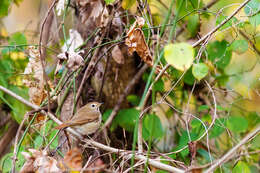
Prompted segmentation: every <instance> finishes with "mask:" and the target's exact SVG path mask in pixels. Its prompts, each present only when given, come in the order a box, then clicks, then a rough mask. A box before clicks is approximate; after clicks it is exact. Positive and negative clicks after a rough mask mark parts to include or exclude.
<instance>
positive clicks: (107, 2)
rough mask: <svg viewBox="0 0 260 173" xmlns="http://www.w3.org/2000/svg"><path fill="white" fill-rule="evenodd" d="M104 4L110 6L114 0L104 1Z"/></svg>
mask: <svg viewBox="0 0 260 173" xmlns="http://www.w3.org/2000/svg"><path fill="white" fill-rule="evenodd" d="M105 2H106V4H112V3H113V2H115V0H105Z"/></svg>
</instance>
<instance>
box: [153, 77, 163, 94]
mask: <svg viewBox="0 0 260 173" xmlns="http://www.w3.org/2000/svg"><path fill="white" fill-rule="evenodd" d="M153 88H154V90H155V91H159V92H163V91H164V83H163V80H162V79H161V78H160V79H159V80H158V81H157V82H156V83H155V84H154V86H153Z"/></svg>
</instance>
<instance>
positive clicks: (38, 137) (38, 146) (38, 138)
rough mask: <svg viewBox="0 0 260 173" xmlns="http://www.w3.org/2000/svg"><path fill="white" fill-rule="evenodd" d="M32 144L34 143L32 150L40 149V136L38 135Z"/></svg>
mask: <svg viewBox="0 0 260 173" xmlns="http://www.w3.org/2000/svg"><path fill="white" fill-rule="evenodd" d="M33 142H34V148H35V149H40V148H41V147H42V145H43V138H42V137H41V136H40V135H38V136H36V138H35V139H34V140H33Z"/></svg>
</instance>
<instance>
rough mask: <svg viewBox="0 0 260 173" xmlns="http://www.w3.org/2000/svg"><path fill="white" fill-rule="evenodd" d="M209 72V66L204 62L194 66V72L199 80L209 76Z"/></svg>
mask: <svg viewBox="0 0 260 173" xmlns="http://www.w3.org/2000/svg"><path fill="white" fill-rule="evenodd" d="M208 72H209V68H208V66H207V65H206V64H204V63H199V64H194V65H193V67H192V74H193V76H194V77H195V78H196V79H198V80H201V79H203V78H204V77H205V76H207V74H208Z"/></svg>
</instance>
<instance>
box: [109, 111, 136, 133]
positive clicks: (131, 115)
mask: <svg viewBox="0 0 260 173" xmlns="http://www.w3.org/2000/svg"><path fill="white" fill-rule="evenodd" d="M139 114H140V111H138V110H136V109H134V108H131V109H122V110H120V111H119V113H118V115H117V116H116V118H115V119H114V121H113V123H115V124H114V126H113V129H112V130H114V129H115V128H116V126H117V124H118V125H119V126H121V127H122V128H124V129H125V130H127V131H129V132H133V131H134V127H135V123H136V121H137V119H138V117H139ZM111 128H112V127H111Z"/></svg>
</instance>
